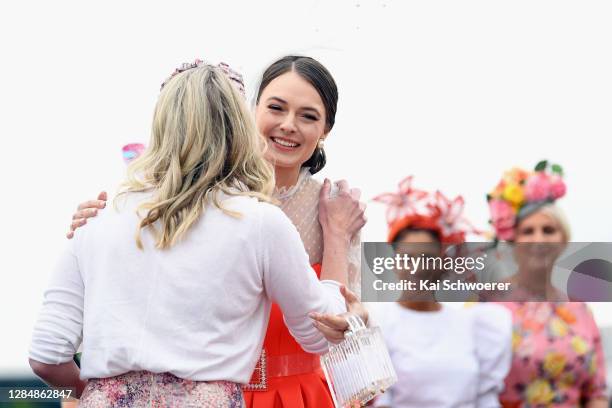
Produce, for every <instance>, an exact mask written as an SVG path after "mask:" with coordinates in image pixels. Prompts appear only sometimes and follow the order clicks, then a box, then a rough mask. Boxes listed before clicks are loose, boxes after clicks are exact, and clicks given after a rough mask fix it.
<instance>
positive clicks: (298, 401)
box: [244, 264, 334, 408]
mask: <svg viewBox="0 0 612 408" xmlns="http://www.w3.org/2000/svg"><path fill="white" fill-rule="evenodd" d="M313 269H314V270H315V271H316V273H317V277H319V276H320V274H321V265H320V264H316V265H313ZM264 353H265V357H264V358H263V359H264V360H265V363H264V365H265V367H261V366H260V364H258V368H257V369H256V370H255V371H256V372H255V373H254V374H253V378H252V380H251V387H252V386H253V384H259V385H260V386H261V387H263V383H266V387H265V390H263V389H262V390H257V391H248V390H245V391H244V401H245V404H246V406H247V407H248V408H333V407H334V403H333V400H332V397H331V394H330V391H329V388H328V386H327V382H326V381H325V376H324V375H323V371H322V370H321V367H320V364H319V356H318V355H316V354H310V353H307V352H305V351H304V350H302V347H301V346H300V345H299V344H298V343H297V342H296V341H295V340H294V339H293V337H292V336H291V333H289V329H287V326H286V325H285V322H284V320H283V313H282V312H281V310H280V308H279V307H278V305H276V304H273V305H272V310H271V312H270V322H269V323H268V330H267V332H266V338H265V340H264ZM261 361H262V360H260V363H261ZM260 370H265V374H264V373H262V372H261V371H260ZM262 377H266V378H265V380H263V378H262Z"/></svg>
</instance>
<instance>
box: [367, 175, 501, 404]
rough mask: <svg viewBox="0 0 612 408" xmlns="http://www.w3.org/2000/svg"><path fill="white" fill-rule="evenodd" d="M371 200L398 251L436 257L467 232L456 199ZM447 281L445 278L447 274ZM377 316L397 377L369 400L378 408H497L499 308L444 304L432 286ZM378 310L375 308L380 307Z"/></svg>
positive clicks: (405, 186) (407, 185)
mask: <svg viewBox="0 0 612 408" xmlns="http://www.w3.org/2000/svg"><path fill="white" fill-rule="evenodd" d="M375 200H377V201H382V202H384V203H387V204H389V210H388V212H387V217H388V218H387V221H388V222H389V235H388V238H387V240H388V242H390V243H393V245H394V247H395V250H396V252H397V253H398V254H402V255H404V254H405V255H408V256H411V257H415V258H418V257H423V258H426V257H441V256H444V248H445V247H446V246H448V245H455V244H461V243H463V242H464V241H465V235H466V233H467V232H470V224H469V223H467V222H466V221H465V220H464V219H463V217H462V214H461V213H462V209H463V199H462V198H461V197H457V198H456V199H454V200H448V199H447V198H446V197H444V195H442V193H440V192H436V193H434V194H430V193H427V192H425V191H421V190H415V189H413V188H412V178H410V177H409V178H407V179H405V180H404V181H402V183H400V191H399V192H398V193H387V194H383V195H380V196H378V197H377V198H376V199H375ZM398 275H400V276H399V278H400V279H406V280H413V281H414V282H415V284H416V285H415V286H416V287H417V288H418V287H419V286H420V285H419V282H418V281H420V280H424V279H427V280H429V281H431V282H435V281H436V280H438V279H441V278H442V274H441V272H440V271H437V270H425V269H423V268H419V269H418V270H416V271H410V273H407V272H406V271H398ZM449 278H450V276H449ZM386 306H388V307H387V308H385V309H384V313H380V317H379V318H378V319H376V321H377V323H378V324H379V325H380V327H381V330H382V333H383V336H384V338H385V342H386V344H387V347H388V349H389V354H390V356H391V361H392V362H393V366H394V368H395V371H396V373H397V377H398V381H397V383H396V384H394V385H393V386H392V387H391V388H390V389H389V390H388V391H387V392H386V393H385V394H383V395H382V396H380V397H379V398H377V399H376V401H375V406H376V407H379V408H383V407H385V408H387V407H393V408H428V407H431V408H434V407H435V408H444V407H448V408H450V407H466V408H467V407H470V408H473V407H478V408H492V407H499V399H498V395H499V393H500V392H501V391H502V389H503V385H504V377H505V376H506V374H507V373H508V370H509V368H510V358H511V337H510V336H511V323H512V320H511V316H510V314H509V313H508V312H507V311H506V310H504V308H502V307H500V306H498V305H492V304H482V305H474V306H472V307H470V308H465V307H462V306H460V305H459V306H449V305H446V304H441V303H440V302H438V301H437V300H436V297H435V292H433V291H416V290H414V291H412V290H411V291H405V292H404V293H403V294H402V297H401V298H400V300H399V301H398V302H396V303H393V304H388V305H386ZM380 312H382V310H381V311H380Z"/></svg>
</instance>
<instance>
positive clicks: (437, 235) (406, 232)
mask: <svg viewBox="0 0 612 408" xmlns="http://www.w3.org/2000/svg"><path fill="white" fill-rule="evenodd" d="M415 232H425V233H427V234H429V235H430V236H431V239H432V240H433V241H434V243H436V244H441V243H442V238H441V237H440V233H439V232H438V231H435V230H432V229H429V228H410V227H408V228H404V229H403V230H401V231H400V232H398V233H397V235H396V236H395V238H393V242H392V243H393V244H396V243H400V242H401V241H402V239H404V238H406V236H407V235H410V234H412V233H415Z"/></svg>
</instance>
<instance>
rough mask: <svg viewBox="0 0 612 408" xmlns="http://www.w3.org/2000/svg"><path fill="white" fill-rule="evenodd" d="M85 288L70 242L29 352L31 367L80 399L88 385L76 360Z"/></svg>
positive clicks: (46, 297) (49, 287) (36, 326)
mask: <svg viewBox="0 0 612 408" xmlns="http://www.w3.org/2000/svg"><path fill="white" fill-rule="evenodd" d="M84 290H85V288H84V284H83V279H82V277H81V273H80V270H79V266H78V261H77V258H76V256H75V254H74V243H73V242H70V243H69V245H68V248H67V249H66V250H65V251H64V253H63V254H62V256H61V257H60V260H59V262H58V264H57V266H56V267H55V270H54V271H53V274H52V276H51V280H50V282H49V285H48V287H47V290H46V291H45V295H44V302H43V307H42V309H41V311H40V313H39V316H38V319H37V321H36V324H35V325H34V331H33V334H32V342H31V345H30V350H29V360H30V366H31V367H32V370H34V373H35V374H36V375H38V376H39V377H40V378H41V379H42V380H43V381H45V382H46V383H47V384H50V385H53V386H57V387H73V388H75V389H76V391H77V396H78V395H80V392H81V391H82V390H83V387H84V384H85V382H83V381H81V380H80V379H79V368H78V367H77V366H76V364H75V363H74V361H73V356H74V354H75V353H76V350H77V348H78V346H79V344H80V343H81V340H82V338H83V307H84V300H83V294H84Z"/></svg>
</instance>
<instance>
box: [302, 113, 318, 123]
mask: <svg viewBox="0 0 612 408" xmlns="http://www.w3.org/2000/svg"><path fill="white" fill-rule="evenodd" d="M302 116H303V117H304V118H305V119H308V120H313V121H314V120H319V118H318V117H316V116H315V115H311V114H309V113H305V114H304V115H302Z"/></svg>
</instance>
